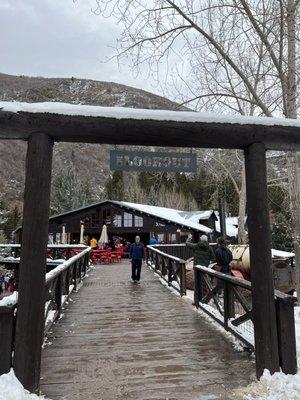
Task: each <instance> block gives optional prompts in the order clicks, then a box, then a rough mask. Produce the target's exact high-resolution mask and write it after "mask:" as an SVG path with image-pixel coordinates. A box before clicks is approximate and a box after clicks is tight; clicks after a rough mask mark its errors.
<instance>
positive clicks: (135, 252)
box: [129, 236, 145, 283]
mask: <svg viewBox="0 0 300 400" xmlns="http://www.w3.org/2000/svg"><path fill="white" fill-rule="evenodd" d="M144 259H145V246H144V245H143V243H141V239H140V237H139V236H136V237H135V242H134V243H133V244H132V245H131V247H130V252H129V260H130V261H131V266H132V274H131V280H132V282H136V283H138V282H139V281H140V278H141V269H142V262H143V260H144Z"/></svg>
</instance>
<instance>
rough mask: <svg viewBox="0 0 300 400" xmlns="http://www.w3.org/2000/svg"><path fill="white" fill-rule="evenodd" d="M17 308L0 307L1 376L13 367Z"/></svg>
mask: <svg viewBox="0 0 300 400" xmlns="http://www.w3.org/2000/svg"><path fill="white" fill-rule="evenodd" d="M14 311H15V307H0V375H2V374H6V373H8V372H9V371H10V369H11V367H12V350H13V342H14Z"/></svg>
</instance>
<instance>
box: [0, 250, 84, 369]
mask: <svg viewBox="0 0 300 400" xmlns="http://www.w3.org/2000/svg"><path fill="white" fill-rule="evenodd" d="M81 249H82V251H81V252H80V253H78V254H76V255H74V256H73V257H71V258H69V259H67V260H66V261H64V262H62V263H60V264H59V265H57V266H56V267H55V268H54V269H52V270H51V271H49V272H48V273H47V274H46V279H45V333H47V332H48V331H49V329H50V328H51V326H52V325H53V323H54V322H55V321H57V319H58V318H59V317H60V315H61V309H62V306H63V304H64V303H65V301H66V300H67V299H68V297H69V295H70V293H71V292H72V291H73V290H77V288H78V285H79V284H80V282H81V281H82V278H83V277H84V276H85V275H86V271H87V269H88V266H89V260H90V252H91V248H90V247H85V246H84V247H81ZM10 297H14V299H13V300H12V301H10V298H8V297H7V298H5V300H4V303H5V304H6V305H4V306H1V302H0V355H1V356H0V375H1V374H3V373H7V372H8V371H9V370H10V368H11V367H12V366H13V351H14V340H15V325H16V318H17V310H18V305H17V298H16V296H15V295H13V296H10Z"/></svg>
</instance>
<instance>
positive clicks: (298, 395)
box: [243, 370, 300, 400]
mask: <svg viewBox="0 0 300 400" xmlns="http://www.w3.org/2000/svg"><path fill="white" fill-rule="evenodd" d="M243 392H244V393H247V394H244V397H243V399H244V400H299V399H300V375H299V374H297V375H285V374H283V373H282V372H275V374H273V375H271V374H270V372H269V371H267V370H265V371H264V374H263V376H262V377H261V379H260V381H259V382H258V383H256V382H255V383H252V384H251V385H250V386H248V387H247V388H246V389H244V390H243Z"/></svg>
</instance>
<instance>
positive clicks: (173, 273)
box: [147, 246, 186, 296]
mask: <svg viewBox="0 0 300 400" xmlns="http://www.w3.org/2000/svg"><path fill="white" fill-rule="evenodd" d="M147 249H148V258H147V263H148V265H149V266H150V267H151V268H152V269H153V270H154V271H155V272H156V273H158V274H159V275H160V276H161V278H162V279H163V280H164V281H166V282H167V283H168V285H169V286H172V287H173V288H174V289H175V290H177V291H178V292H179V293H180V295H181V296H183V295H185V294H186V269H185V261H184V260H182V259H180V258H178V257H175V256H172V255H170V254H166V253H164V252H163V251H161V246H155V247H154V246H148V247H147Z"/></svg>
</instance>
